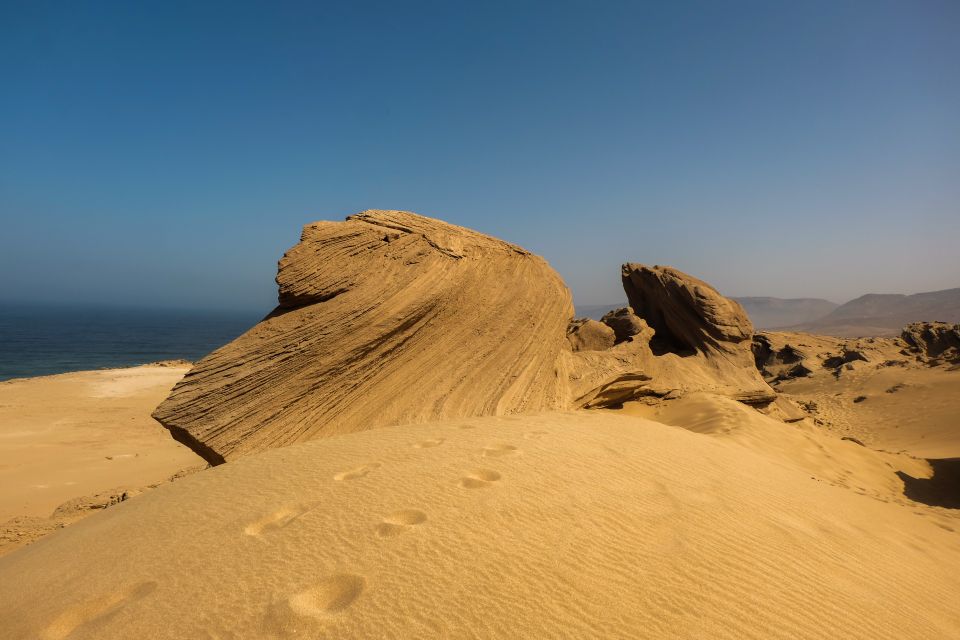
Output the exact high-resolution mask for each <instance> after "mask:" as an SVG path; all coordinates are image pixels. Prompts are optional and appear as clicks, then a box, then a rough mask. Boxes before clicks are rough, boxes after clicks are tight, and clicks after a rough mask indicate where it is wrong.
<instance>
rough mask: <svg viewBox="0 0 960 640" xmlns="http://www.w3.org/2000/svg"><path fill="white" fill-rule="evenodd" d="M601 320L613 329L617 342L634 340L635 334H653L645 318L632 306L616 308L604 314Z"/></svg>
mask: <svg viewBox="0 0 960 640" xmlns="http://www.w3.org/2000/svg"><path fill="white" fill-rule="evenodd" d="M600 322H602V323H603V324H605V325H607V326H608V327H610V328H611V329H613V333H614V336H615V337H616V341H617V342H624V341H626V340H632V339H633V337H634V336H638V335H642V334H644V333H648V334H649V335H651V336H652V335H653V332H652V331H650V327H649V326H648V325H647V323H646V322H644V321H643V318H640V317H639V316H637V314H635V313H634V312H633V309H631V308H630V307H622V308H620V309H614V310H613V311H610V312H609V313H607V314H606V315H604V316H603V318H601V320H600Z"/></svg>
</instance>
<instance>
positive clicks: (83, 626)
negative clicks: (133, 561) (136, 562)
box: [41, 582, 157, 640]
mask: <svg viewBox="0 0 960 640" xmlns="http://www.w3.org/2000/svg"><path fill="white" fill-rule="evenodd" d="M156 589H157V583H156V582H138V583H136V584H133V585H130V586H129V587H127V588H126V589H122V590H120V591H114V592H113V593H108V594H106V595H103V596H101V597H99V598H97V599H96V600H89V601H87V602H84V603H83V604H79V605H77V606H75V607H71V608H70V609H67V610H66V611H64V612H63V613H61V614H60V615H59V616H57V618H56V619H55V620H54V621H53V622H52V623H51V624H50V625H49V626H48V627H47V628H46V629H44V630H43V632H42V634H41V638H43V639H44V640H62V639H63V638H66V637H68V636H70V635H72V634H73V633H74V632H75V631H78V630H85V631H88V632H93V631H95V630H96V628H97V627H98V626H99V625H100V624H102V623H104V622H106V621H107V620H109V619H110V618H112V617H113V616H114V615H116V614H117V613H119V612H120V610H121V609H123V608H124V607H125V606H127V605H128V604H130V603H132V602H136V601H137V600H140V599H141V598H145V597H147V596H148V595H150V594H151V593H153V592H154V591H156ZM95 635H96V634H95V633H94V634H93V635H92V636H91V637H93V636H95Z"/></svg>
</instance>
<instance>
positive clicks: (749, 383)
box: [569, 264, 775, 408]
mask: <svg viewBox="0 0 960 640" xmlns="http://www.w3.org/2000/svg"><path fill="white" fill-rule="evenodd" d="M622 281H623V286H624V290H625V292H626V294H627V298H628V300H629V301H630V308H629V309H623V310H617V311H614V312H612V314H613V315H610V314H608V316H605V317H604V322H607V323H609V324H611V325H613V326H614V327H615V331H620V332H621V333H620V334H619V335H618V340H617V344H616V345H615V346H614V347H612V348H611V349H608V350H606V351H603V352H580V353H575V354H573V360H574V361H573V362H572V363H571V364H570V365H569V368H570V371H571V397H572V401H573V404H574V406H579V407H585V408H593V407H611V406H616V405H619V404H621V403H623V402H627V401H631V400H637V399H641V398H672V397H678V396H680V395H683V394H684V393H687V392H690V391H710V392H713V393H719V394H722V395H726V396H729V397H732V398H735V399H737V400H740V401H742V402H746V403H749V404H758V405H763V404H766V403H769V402H771V401H772V400H773V399H774V397H775V394H774V392H773V390H772V389H771V388H770V387H769V386H768V385H767V384H766V382H764V381H763V379H762V378H761V377H760V375H759V373H758V371H757V369H756V368H755V367H754V356H753V352H752V350H751V345H752V343H751V338H752V335H753V327H752V325H751V324H750V320H749V319H748V318H747V316H746V314H745V313H744V311H743V309H742V308H741V307H740V305H738V304H737V303H736V302H734V301H732V300H729V299H727V298H724V297H723V296H721V295H720V294H719V293H717V291H716V290H715V289H713V287H711V286H710V285H708V284H707V283H705V282H703V281H701V280H698V279H696V278H694V277H692V276H689V275H687V274H685V273H683V272H681V271H678V270H676V269H673V268H671V267H661V266H653V267H649V266H645V265H640V264H625V265H623V268H622ZM624 320H626V321H629V324H628V322H623V324H619V322H620V321H624ZM624 326H629V327H631V329H630V331H629V333H633V330H634V328H635V329H636V333H634V334H633V335H632V336H629V339H624V340H621V339H620V336H625V335H626V333H628V332H626V331H624V330H623V327H624Z"/></svg>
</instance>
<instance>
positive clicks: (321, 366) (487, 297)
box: [154, 211, 774, 464]
mask: <svg viewBox="0 0 960 640" xmlns="http://www.w3.org/2000/svg"><path fill="white" fill-rule="evenodd" d="M623 283H624V288H625V290H626V293H627V296H628V298H629V300H630V303H631V307H632V309H620V310H616V311H614V312H612V313H610V314H608V315H607V316H605V317H604V322H597V321H595V320H581V321H576V322H574V323H572V324H571V318H572V316H573V305H572V303H571V299H570V294H569V292H568V290H567V288H566V287H565V285H564V284H563V281H562V280H561V279H560V277H559V276H558V275H557V274H556V273H555V272H554V271H553V270H552V269H551V268H550V266H549V265H548V264H547V263H546V261H544V260H543V259H542V258H540V257H537V256H534V255H532V254H530V253H529V252H527V251H525V250H524V249H521V248H520V247H517V246H515V245H512V244H509V243H506V242H503V241H501V240H497V239H495V238H491V237H489V236H485V235H482V234H480V233H477V232H475V231H471V230H469V229H464V228H462V227H456V226H454V225H450V224H447V223H444V222H441V221H438V220H433V219H430V218H425V217H422V216H418V215H416V214H413V213H408V212H402V211H365V212H363V213H360V214H357V215H353V216H350V217H348V218H347V219H346V221H345V222H317V223H314V224H310V225H307V226H306V227H305V228H304V231H303V235H302V238H301V241H300V243H299V244H297V245H296V246H295V247H293V248H292V249H291V250H290V251H288V252H287V254H286V255H284V257H283V259H281V260H280V265H279V272H278V275H277V284H278V286H279V306H278V307H277V308H276V309H275V310H274V311H273V312H272V313H271V314H270V315H269V316H268V317H267V318H265V319H264V320H263V321H262V322H261V323H260V324H258V325H257V326H255V327H254V328H253V329H251V330H250V331H248V332H247V333H245V334H244V335H242V336H241V337H239V338H237V339H236V340H235V341H233V342H232V343H230V344H228V345H226V346H225V347H223V348H221V349H219V350H217V351H215V352H214V353H212V354H210V355H209V356H207V357H206V358H204V359H203V360H201V361H200V362H198V363H197V365H196V366H195V367H194V369H193V370H192V371H191V372H190V373H189V374H188V375H187V376H186V377H185V378H184V379H183V380H182V381H181V382H180V383H179V384H178V385H177V386H176V387H175V388H174V390H173V392H172V393H171V395H170V397H169V398H168V399H167V400H166V401H165V402H164V403H163V404H162V405H160V407H159V408H158V409H157V410H156V412H155V414H154V416H155V417H156V418H157V419H158V420H159V421H160V422H161V423H162V424H163V425H164V426H166V427H167V428H168V429H169V430H170V431H171V432H172V434H173V436H174V437H175V438H176V439H177V440H179V441H181V442H183V443H184V444H186V445H187V446H189V447H191V448H192V449H193V450H194V451H196V452H197V453H199V454H200V455H201V456H203V457H204V458H205V459H206V460H208V461H209V462H211V463H213V464H217V463H220V462H223V461H225V460H228V459H231V458H235V457H238V456H241V455H244V454H247V453H250V452H255V451H260V450H263V449H267V448H271V447H278V446H283V445H286V444H290V443H293V442H298V441H303V440H311V439H315V438H321V437H327V436H330V435H335V434H339V433H345V432H352V431H361V430H365V429H370V428H374V427H382V426H392V425H400V424H413V423H421V422H427V421H434V420H441V419H447V418H461V417H472V416H481V415H502V414H509V413H521V412H536V411H543V410H548V409H565V408H578V407H587V408H590V407H608V406H613V405H616V404H617V403H619V402H623V401H626V400H630V399H636V398H642V397H649V398H673V397H678V396H679V395H682V394H684V393H686V392H687V391H693V390H697V391H711V392H714V393H720V394H723V395H727V396H729V397H732V398H735V399H737V400H741V401H743V402H748V403H752V404H764V403H768V402H770V401H771V400H773V398H774V393H773V391H772V390H771V389H770V387H769V386H767V384H766V383H765V382H764V381H763V380H762V379H761V377H760V375H759V373H758V372H757V370H756V368H755V367H754V366H753V355H752V353H751V350H750V347H751V340H750V338H751V336H752V333H753V328H752V326H751V324H750V321H749V320H748V319H747V317H746V315H745V314H744V313H743V310H742V309H741V308H740V306H739V305H738V304H737V303H735V302H732V301H730V300H728V299H726V298H724V297H723V296H721V295H720V294H719V293H717V292H716V291H715V290H713V289H712V288H711V287H710V286H709V285H708V284H706V283H704V282H701V281H700V280H697V279H696V278H692V277H690V276H688V275H686V274H683V273H681V272H679V271H677V270H675V269H671V268H669V267H646V266H643V265H636V264H627V265H624V267H623Z"/></svg>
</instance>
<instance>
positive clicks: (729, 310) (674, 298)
mask: <svg viewBox="0 0 960 640" xmlns="http://www.w3.org/2000/svg"><path fill="white" fill-rule="evenodd" d="M622 279H623V288H624V291H626V294H627V300H629V302H630V306H631V307H632V308H633V310H634V311H635V312H636V314H637V315H638V316H640V317H641V318H644V319H645V320H646V321H647V324H649V325H650V326H651V327H652V328H653V330H654V331H656V336H655V337H654V341H655V346H654V348H657V347H659V348H660V349H661V350H663V351H667V352H671V353H677V354H681V355H683V354H690V353H694V352H701V353H708V352H711V351H718V352H724V353H735V352H740V351H743V349H742V348H741V344H742V343H743V342H744V341H747V342H749V340H750V338H751V337H752V336H753V325H752V324H751V323H750V318H748V317H747V313H746V312H745V311H744V310H743V307H741V306H740V305H739V304H737V303H736V302H734V301H733V300H731V299H729V298H725V297H723V296H721V295H720V294H719V293H717V291H716V290H715V289H714V288H713V287H711V286H710V285H708V284H707V283H706V282H703V281H702V280H698V279H696V278H694V277H693V276H689V275H687V274H685V273H683V272H681V271H678V270H676V269H673V268H671V267H659V266H654V267H647V266H645V265H642V264H625V265H623V270H622ZM748 348H749V347H748Z"/></svg>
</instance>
